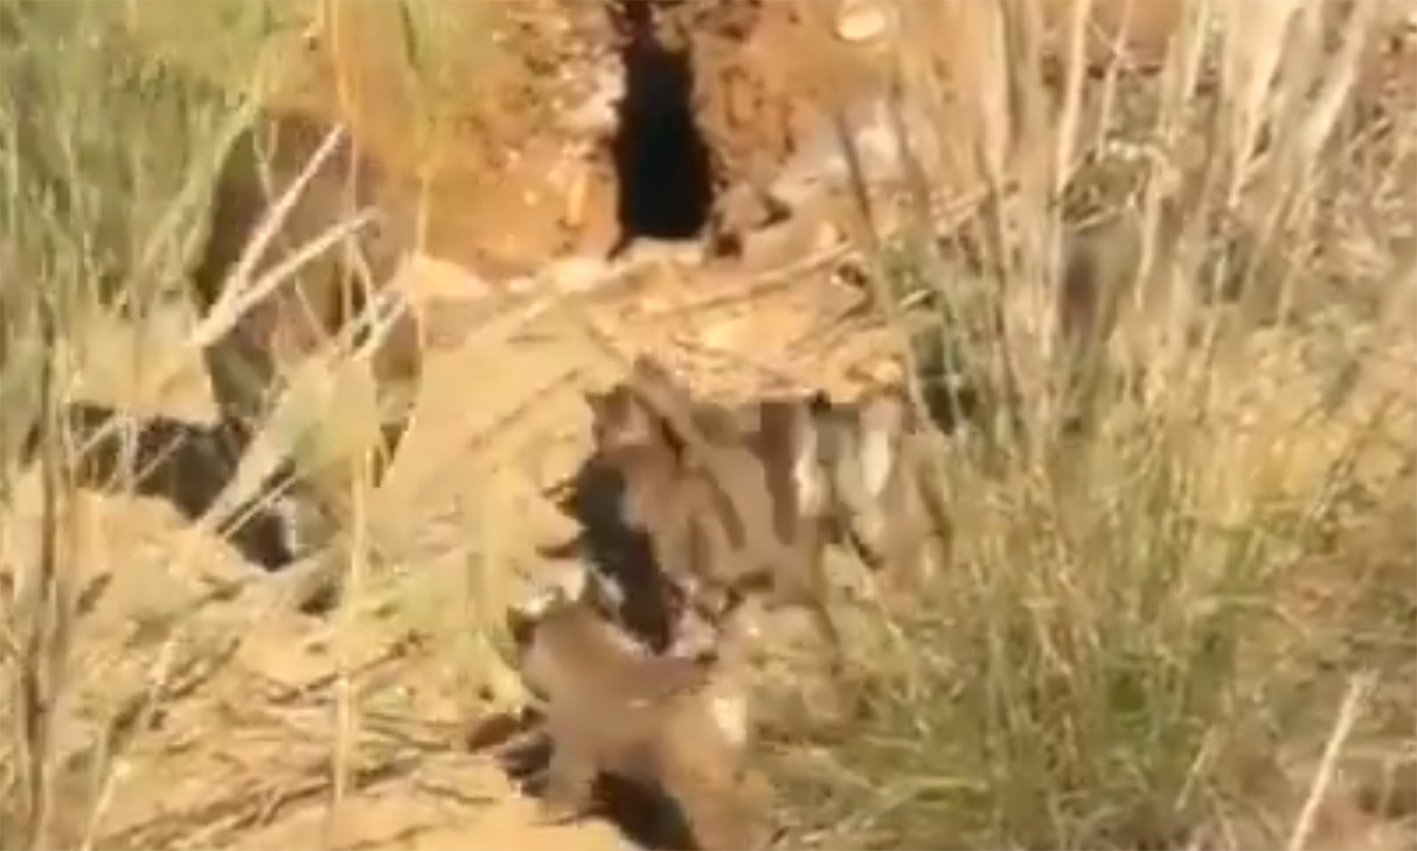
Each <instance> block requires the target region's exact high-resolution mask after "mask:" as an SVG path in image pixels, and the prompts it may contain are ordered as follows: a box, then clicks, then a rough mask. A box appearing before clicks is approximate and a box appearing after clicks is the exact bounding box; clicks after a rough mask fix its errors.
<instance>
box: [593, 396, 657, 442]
mask: <svg viewBox="0 0 1417 851" xmlns="http://www.w3.org/2000/svg"><path fill="white" fill-rule="evenodd" d="M585 397H586V404H587V405H588V406H589V407H590V412H591V436H592V439H593V442H594V444H595V448H596V449H597V450H605V451H613V450H616V449H622V448H625V447H631V446H647V445H652V444H656V443H658V442H660V440H661V437H660V430H661V429H660V425H659V422H658V421H657V420H656V419H655V417H654V416H653V415H652V414H651V412H650V410H649V409H648V408H647V407H646V406H645V404H644V403H643V402H642V401H640V400H639V399H638V398H636V397H635V394H634V393H632V392H631V390H630V388H629V387H628V386H626V385H624V384H618V385H616V386H615V387H613V388H611V389H610V390H606V391H603V392H599V393H596V392H589V393H586V394H585Z"/></svg>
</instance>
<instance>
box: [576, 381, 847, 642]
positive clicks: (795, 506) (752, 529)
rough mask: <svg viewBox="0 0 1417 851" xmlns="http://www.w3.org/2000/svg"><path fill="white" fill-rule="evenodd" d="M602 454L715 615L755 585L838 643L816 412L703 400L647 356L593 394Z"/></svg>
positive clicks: (637, 514)
mask: <svg viewBox="0 0 1417 851" xmlns="http://www.w3.org/2000/svg"><path fill="white" fill-rule="evenodd" d="M592 407H593V409H594V413H595V420H596V425H595V432H596V437H597V451H598V452H600V453H601V454H602V455H603V457H604V458H606V459H607V461H608V462H609V463H611V464H612V465H614V466H616V467H617V468H618V469H619V471H620V473H621V475H622V477H623V478H624V481H625V494H624V497H623V506H622V511H623V517H624V520H625V522H626V523H627V524H628V525H629V526H631V527H632V528H636V529H639V530H642V531H643V532H645V534H647V535H648V536H649V537H650V539H651V542H652V545H653V549H654V554H655V558H656V560H657V561H658V562H659V564H660V568H661V570H663V571H664V572H665V573H666V574H668V575H669V576H670V577H671V578H672V579H673V580H674V581H676V582H678V583H680V584H681V585H682V586H685V587H686V590H687V591H688V592H689V596H690V598H691V600H693V601H695V602H696V603H697V604H698V605H700V606H701V607H702V611H703V613H704V614H706V615H707V616H709V617H710V618H713V617H717V616H721V615H722V614H723V613H724V611H725V610H726V608H727V607H729V606H731V605H732V604H733V602H734V600H735V599H736V598H738V597H740V596H741V595H742V594H744V593H749V592H752V591H755V590H762V591H766V592H768V595H769V597H770V599H772V600H773V601H774V602H776V603H778V604H782V605H800V606H804V607H807V608H809V609H810V610H812V611H813V613H814V617H815V618H816V619H817V620H818V622H819V625H820V626H821V628H822V631H823V633H824V635H825V637H827V638H828V639H829V640H830V641H832V642H834V643H835V642H836V641H837V634H836V629H835V626H834V624H833V623H832V620H831V618H830V615H829V613H828V612H827V610H826V601H825V592H826V589H825V579H824V571H823V566H822V551H823V546H824V537H823V524H824V521H825V518H824V517H823V516H822V514H823V512H822V505H823V502H824V498H823V496H822V494H824V493H825V486H824V484H823V483H821V482H820V481H819V477H818V475H817V470H816V467H815V456H816V446H815V442H814V434H815V432H814V431H813V430H812V428H811V424H810V421H809V417H808V413H807V409H806V407H805V406H804V405H802V404H799V403H797V402H795V401H792V402H789V401H787V400H773V401H766V402H761V403H758V404H755V405H753V406H745V407H744V408H740V409H736V410H735V409H728V408H725V407H722V406H718V405H713V404H710V403H707V402H703V401H700V400H696V399H694V398H693V397H692V396H691V395H690V394H689V393H688V391H687V390H686V389H685V388H683V387H682V386H681V385H679V383H678V382H677V381H676V380H675V379H673V378H672V377H671V376H669V375H668V373H667V372H666V371H665V370H664V369H663V367H662V366H660V365H659V364H658V363H657V362H655V361H653V360H652V359H650V358H647V357H642V358H640V359H639V360H637V361H636V363H635V365H634V367H633V368H632V370H631V375H630V378H629V380H628V381H627V382H626V383H624V384H622V385H620V386H618V387H616V388H614V389H613V390H611V391H610V392H609V393H607V394H604V395H603V396H600V397H598V399H594V400H592Z"/></svg>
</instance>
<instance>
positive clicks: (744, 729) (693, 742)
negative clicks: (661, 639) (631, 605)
mask: <svg viewBox="0 0 1417 851" xmlns="http://www.w3.org/2000/svg"><path fill="white" fill-rule="evenodd" d="M509 626H510V627H511V629H512V632H513V635H514V637H515V640H516V643H517V646H518V667H519V669H520V672H521V674H522V676H523V678H524V680H525V681H526V683H527V685H528V687H529V688H531V689H532V691H533V692H535V693H536V694H537V695H538V696H539V697H540V698H541V700H542V702H543V706H544V709H543V711H544V719H545V720H544V725H545V732H546V734H547V735H548V736H549V737H550V739H551V747H552V756H551V763H550V765H549V767H548V768H547V778H546V785H545V792H544V794H543V808H544V810H543V812H544V818H545V819H546V820H548V821H556V822H560V821H567V820H571V819H575V818H579V817H582V816H585V815H588V814H590V813H591V812H593V811H595V810H596V809H597V807H598V805H599V803H600V802H598V801H597V800H596V798H595V781H596V779H597V777H599V776H601V775H610V776H614V777H618V778H620V779H622V780H628V781H630V782H631V783H634V784H637V785H639V786H641V787H642V788H645V789H647V790H650V791H653V792H658V793H661V794H663V795H665V796H667V797H668V798H669V799H670V800H672V801H674V802H675V804H676V805H677V806H678V807H679V809H680V812H681V814H682V816H683V820H684V822H686V824H687V827H688V829H689V831H690V832H691V834H692V835H693V839H694V843H695V845H696V846H698V847H700V848H705V849H739V848H760V847H763V846H764V845H765V844H766V842H767V839H768V838H769V831H770V819H769V817H768V816H769V812H768V805H769V804H770V796H769V794H768V792H767V787H766V781H765V779H763V778H762V777H761V776H760V775H757V774H756V773H754V772H752V771H751V770H750V769H749V766H748V765H747V763H746V761H745V758H746V755H747V750H748V746H749V744H750V738H751V735H750V726H749V718H748V711H747V703H746V695H744V694H743V693H742V692H741V690H740V689H739V688H738V687H737V686H735V685H734V684H732V683H728V682H723V681H721V680H720V679H719V678H716V677H715V676H714V674H715V670H714V666H713V663H712V660H710V659H708V658H695V659H689V658H682V657H667V656H654V655H652V654H649V653H647V652H646V651H644V650H643V649H642V648H640V647H639V645H637V644H636V643H635V642H634V641H633V640H632V639H630V638H629V637H628V636H626V635H624V634H622V633H620V632H619V630H618V629H617V628H616V627H615V626H614V625H613V624H611V623H610V622H608V621H606V620H605V619H604V618H603V617H602V616H601V615H600V614H599V613H598V612H597V611H596V609H595V607H594V606H592V605H588V604H587V603H586V601H585V600H584V599H574V598H568V597H566V596H565V595H564V593H561V592H559V591H556V592H552V593H551V594H550V595H549V599H546V600H543V601H541V602H540V604H539V605H538V606H537V607H536V609H535V610H534V611H528V612H521V613H513V614H512V615H510V616H509Z"/></svg>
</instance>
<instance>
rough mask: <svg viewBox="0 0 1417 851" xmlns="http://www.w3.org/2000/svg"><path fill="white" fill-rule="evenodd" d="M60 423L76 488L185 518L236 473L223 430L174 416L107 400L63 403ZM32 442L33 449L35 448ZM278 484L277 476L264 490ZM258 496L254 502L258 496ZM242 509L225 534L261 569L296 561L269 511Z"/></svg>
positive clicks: (202, 509)
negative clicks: (167, 506) (126, 408)
mask: <svg viewBox="0 0 1417 851" xmlns="http://www.w3.org/2000/svg"><path fill="white" fill-rule="evenodd" d="M62 419H63V424H64V428H65V430H66V431H67V433H68V435H69V438H70V441H71V444H70V445H72V446H74V447H76V449H77V451H78V460H77V463H76V464H75V465H74V466H75V476H76V479H77V484H78V485H79V486H80V487H84V488H88V489H91V490H95V491H99V492H102V493H134V494H136V495H138V496H143V497H150V498H158V499H163V500H166V501H167V502H169V503H171V504H172V506H173V507H175V508H176V509H177V510H178V511H179V512H181V513H182V515H183V517H185V518H187V519H188V520H197V519H199V518H201V517H202V516H203V515H205V514H206V513H207V512H208V511H209V510H210V509H211V508H212V506H213V505H215V503H216V500H217V497H218V496H219V495H220V494H221V492H222V490H223V488H225V487H226V485H227V484H228V483H229V482H230V481H231V479H232V477H233V476H234V475H235V474H236V470H237V464H238V463H239V454H237V453H235V452H233V451H232V450H231V449H230V448H229V447H230V445H231V444H230V437H229V435H227V434H226V433H225V432H223V431H222V430H221V429H219V428H217V427H213V426H204V425H201V424H198V423H191V422H186V421H183V420H178V419H173V418H171V417H162V416H158V417H148V418H143V417H136V416H133V415H131V414H127V413H124V412H122V411H120V410H117V409H115V408H111V407H109V406H106V405H97V404H91V403H87V402H79V403H74V404H70V405H66V406H65V408H64V410H63V412H62ZM33 442H34V441H32V442H31V450H33ZM274 484H276V482H275V481H274V479H273V480H272V481H268V482H267V483H266V488H263V489H262V492H264V491H265V490H267V489H268V488H269V487H271V486H273V485H274ZM255 499H257V500H259V499H260V495H259V494H258V496H257V497H255ZM249 509H250V506H242V507H241V508H240V509H238V511H237V512H236V515H235V516H237V517H243V516H247V515H249V517H248V519H246V520H245V521H244V522H243V523H242V524H241V525H240V526H238V527H237V528H234V529H229V530H227V531H226V533H225V535H224V537H225V539H226V540H227V541H229V542H230V543H231V545H232V546H233V547H235V548H236V549H237V550H238V551H239V552H240V553H241V555H242V556H244V557H245V558H246V559H248V560H249V561H251V562H254V563H255V564H256V565H257V566H259V567H260V568H261V569H263V570H267V571H277V570H280V569H281V568H283V567H286V566H287V565H289V564H290V563H291V562H292V561H294V560H295V559H294V557H293V555H292V554H291V553H290V551H289V549H288V548H287V547H286V546H285V542H284V539H283V536H282V535H281V533H280V521H279V519H278V518H277V517H276V516H275V515H274V514H273V513H272V512H270V511H266V510H260V509H258V510H255V511H251V510H249Z"/></svg>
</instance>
